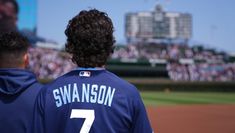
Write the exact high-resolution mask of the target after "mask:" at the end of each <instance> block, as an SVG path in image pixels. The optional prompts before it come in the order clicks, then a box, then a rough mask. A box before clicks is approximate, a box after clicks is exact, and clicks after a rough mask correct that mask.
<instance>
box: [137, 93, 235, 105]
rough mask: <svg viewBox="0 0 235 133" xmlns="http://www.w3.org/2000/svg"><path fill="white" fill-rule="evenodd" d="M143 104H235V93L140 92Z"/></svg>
mask: <svg viewBox="0 0 235 133" xmlns="http://www.w3.org/2000/svg"><path fill="white" fill-rule="evenodd" d="M141 96H142V98H143V100H144V104H145V105H147V106H148V105H151V106H165V105H179V104H235V93H220V92H155V91H151V92H149V91H147V92H141Z"/></svg>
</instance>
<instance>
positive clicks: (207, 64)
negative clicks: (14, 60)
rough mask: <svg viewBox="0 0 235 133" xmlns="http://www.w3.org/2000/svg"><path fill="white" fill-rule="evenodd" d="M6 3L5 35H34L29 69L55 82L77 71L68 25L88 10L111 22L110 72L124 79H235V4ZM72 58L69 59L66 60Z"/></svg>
mask: <svg viewBox="0 0 235 133" xmlns="http://www.w3.org/2000/svg"><path fill="white" fill-rule="evenodd" d="M11 1H14V0H1V3H0V13H1V14H0V30H1V32H2V33H3V32H4V31H7V30H17V31H19V32H21V33H22V34H24V35H25V36H27V37H28V38H29V40H30V42H31V44H32V48H31V49H30V52H31V53H32V55H31V60H32V62H31V64H30V68H29V69H30V70H32V71H34V72H35V73H36V74H37V76H38V78H40V79H45V78H48V79H54V78H56V77H58V76H60V75H62V74H64V73H66V72H68V71H69V70H71V69H74V68H75V66H74V65H73V64H72V63H71V62H70V61H69V60H67V58H70V57H69V56H68V55H67V54H66V53H64V52H63V51H64V44H65V41H66V40H65V35H64V30H65V28H66V25H67V23H68V21H69V19H71V18H72V17H73V16H75V15H76V14H77V13H79V11H81V10H83V9H86V10H88V9H92V8H97V9H99V10H102V11H105V12H107V13H108V15H109V16H110V17H111V18H112V20H113V23H114V27H115V37H116V40H117V43H116V49H115V52H114V54H113V55H112V57H111V58H110V60H109V62H108V64H107V69H109V70H110V71H113V72H114V73H116V74H117V75H119V76H124V77H154V78H163V79H169V80H173V81H233V80H235V64H234V61H235V45H234V43H235V38H234V37H233V35H234V34H235V26H234V21H235V14H234V13H233V7H232V5H234V4H235V2H234V1H232V0H228V1H226V2H223V1H216V2H215V1H211V0H198V1H193V2H192V1H187V0H177V1H176V0H137V1H110V0H102V1H97V0H71V1H65V0H61V1H56V0H50V1H46V0H16V1H14V2H15V3H14V2H13V4H12V5H11ZM64 59H66V60H64Z"/></svg>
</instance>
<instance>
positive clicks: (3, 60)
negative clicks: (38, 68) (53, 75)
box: [0, 32, 42, 133]
mask: <svg viewBox="0 0 235 133" xmlns="http://www.w3.org/2000/svg"><path fill="white" fill-rule="evenodd" d="M28 47H29V43H28V41H27V39H26V38H24V37H23V36H21V35H20V34H18V33H15V32H10V33H5V34H2V35H1V36H0V133H31V125H32V121H33V107H34V103H35V99H36V97H37V94H38V93H39V90H40V88H42V85H41V84H39V83H38V82H37V80H36V77H35V75H34V74H33V73H32V72H30V71H27V70H25V68H26V67H27V65H28V63H29V57H28V52H27V50H28Z"/></svg>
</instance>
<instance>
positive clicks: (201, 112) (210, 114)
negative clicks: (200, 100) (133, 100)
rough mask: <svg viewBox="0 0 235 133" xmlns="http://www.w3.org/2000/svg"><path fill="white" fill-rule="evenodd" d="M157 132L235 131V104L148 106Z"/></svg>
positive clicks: (225, 132) (223, 132)
mask: <svg viewBox="0 0 235 133" xmlns="http://www.w3.org/2000/svg"><path fill="white" fill-rule="evenodd" d="M147 111H148V115H149V118H150V121H151V124H152V127H153V128H154V132H155V133H235V105H187V106H185V105H179V106H164V107H162V106H160V107H148V108H147Z"/></svg>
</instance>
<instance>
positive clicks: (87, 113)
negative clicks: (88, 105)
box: [70, 109, 95, 133]
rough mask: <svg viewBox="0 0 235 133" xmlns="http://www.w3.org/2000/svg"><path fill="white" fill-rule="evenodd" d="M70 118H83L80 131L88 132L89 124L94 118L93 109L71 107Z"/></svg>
mask: <svg viewBox="0 0 235 133" xmlns="http://www.w3.org/2000/svg"><path fill="white" fill-rule="evenodd" d="M70 118H71V119H76V118H85V121H84V123H83V125H82V128H81V130H80V133H89V131H90V129H91V125H92V124H93V122H94V120H95V111H94V110H88V109H72V111H71V115H70Z"/></svg>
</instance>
